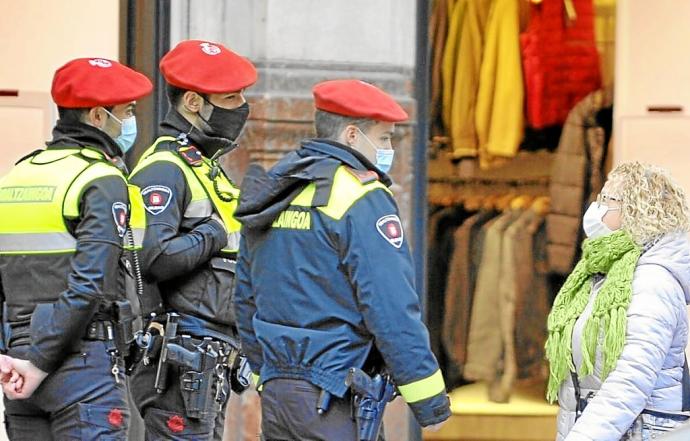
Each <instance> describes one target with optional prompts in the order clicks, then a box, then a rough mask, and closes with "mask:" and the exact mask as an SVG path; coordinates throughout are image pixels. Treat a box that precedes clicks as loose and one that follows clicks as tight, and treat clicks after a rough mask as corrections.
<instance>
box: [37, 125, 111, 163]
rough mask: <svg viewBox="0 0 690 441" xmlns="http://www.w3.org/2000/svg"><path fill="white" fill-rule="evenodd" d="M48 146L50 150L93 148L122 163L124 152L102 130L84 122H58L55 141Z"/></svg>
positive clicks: (54, 132) (54, 136) (54, 131)
mask: <svg viewBox="0 0 690 441" xmlns="http://www.w3.org/2000/svg"><path fill="white" fill-rule="evenodd" d="M46 146H47V147H48V148H49V149H59V148H74V147H85V148H92V149H96V150H99V151H101V152H103V153H105V154H106V155H108V156H109V157H110V158H111V159H112V161H113V162H120V163H122V150H120V147H119V146H118V145H117V144H116V143H115V140H113V138H111V137H110V136H109V135H108V134H107V133H105V132H104V131H102V130H101V129H98V128H96V127H93V126H90V125H88V124H85V123H82V122H67V121H63V120H61V119H60V120H58V122H57V124H56V125H55V128H53V139H52V140H51V141H48V142H47V143H46ZM123 164H124V163H123Z"/></svg>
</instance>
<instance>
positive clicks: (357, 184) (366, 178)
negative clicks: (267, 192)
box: [291, 166, 392, 220]
mask: <svg viewBox="0 0 690 441" xmlns="http://www.w3.org/2000/svg"><path fill="white" fill-rule="evenodd" d="M379 189H380V190H383V191H385V192H387V193H389V194H392V193H391V191H390V190H389V189H388V187H386V186H385V185H384V184H383V183H381V182H380V181H379V180H378V175H377V174H376V173H375V172H361V171H356V170H353V169H351V168H349V167H346V166H340V167H338V169H337V170H336V172H335V175H334V176H333V185H332V187H331V194H330V197H329V199H328V204H327V205H326V206H323V207H318V210H319V211H321V212H322V213H324V214H325V215H327V216H328V217H331V218H333V219H336V220H340V219H341V218H342V217H343V216H344V215H345V213H347V211H348V210H349V209H350V207H352V205H354V203H355V202H357V201H358V200H359V199H361V198H362V197H364V195H366V194H367V193H369V192H371V191H374V190H379ZM315 193H316V184H314V183H311V184H309V185H307V186H306V187H304V189H303V190H302V192H301V193H299V194H298V195H297V197H296V198H295V199H294V200H293V201H292V202H291V205H296V206H303V207H310V206H312V201H313V199H314V195H315Z"/></svg>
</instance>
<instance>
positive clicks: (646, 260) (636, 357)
mask: <svg viewBox="0 0 690 441" xmlns="http://www.w3.org/2000/svg"><path fill="white" fill-rule="evenodd" d="M594 282H595V283H594V284H593V289H592V295H591V296H590V302H589V304H588V305H587V308H586V309H585V311H584V312H583V314H582V315H581V316H580V318H579V319H578V321H577V322H576V324H575V328H574V330H573V360H574V362H575V365H576V366H577V367H578V368H579V367H580V365H581V363H582V351H581V344H582V332H583V329H584V325H585V322H586V320H587V318H588V317H589V316H590V314H591V311H592V306H593V302H594V299H595V298H596V296H597V293H598V291H599V288H600V287H601V284H602V283H603V279H600V280H598V279H597V278H595V281H594ZM687 304H690V242H689V241H688V238H687V236H686V235H684V234H683V235H679V234H674V235H668V236H665V237H663V238H662V239H661V240H660V241H658V242H657V243H656V244H655V245H654V246H653V247H651V248H650V249H649V250H647V251H646V252H645V253H644V254H643V255H642V256H641V257H640V260H639V262H638V264H637V268H636V269H635V275H634V279H633V296H632V301H631V302H630V306H629V308H628V313H627V317H628V323H627V330H626V342H625V346H624V348H623V353H622V354H621V357H620V359H619V360H618V363H617V364H616V367H615V369H614V370H613V371H612V372H611V373H610V374H609V376H608V377H607V378H606V379H605V380H604V381H603V382H602V381H601V367H602V362H601V353H598V354H597V362H596V363H595V368H594V374H592V375H590V376H587V377H583V378H580V385H581V388H582V396H583V397H584V396H586V395H587V394H588V393H589V392H591V391H593V392H595V393H596V395H595V397H594V398H593V399H592V400H591V401H590V403H589V405H588V406H587V408H586V409H585V411H584V412H583V414H582V416H581V417H580V418H579V419H578V421H577V423H575V392H574V389H573V383H572V381H571V379H570V378H568V379H567V380H566V381H565V382H564V383H563V385H562V386H561V389H560V391H559V395H558V401H559V405H560V411H559V413H558V434H557V436H556V440H557V441H618V440H620V438H621V437H622V436H623V434H624V433H625V432H626V431H627V430H628V428H629V427H630V426H631V425H632V423H633V421H634V420H635V418H636V417H637V416H638V415H639V414H640V412H641V411H642V410H643V409H645V408H646V409H657V410H668V411H680V410H681V407H682V406H681V404H682V386H681V382H682V377H683V364H684V362H685V359H684V350H685V347H686V344H687V339H688V316H687V312H686V305H687Z"/></svg>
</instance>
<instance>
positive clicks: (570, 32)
mask: <svg viewBox="0 0 690 441" xmlns="http://www.w3.org/2000/svg"><path fill="white" fill-rule="evenodd" d="M520 44H521V48H522V63H523V69H524V73H525V91H526V98H527V123H528V124H529V126H531V127H533V128H536V129H541V128H544V127H547V126H551V125H562V124H563V123H564V122H565V119H566V117H567V116H568V112H569V111H570V110H571V109H572V107H573V106H574V105H575V104H576V103H577V102H579V101H580V100H582V99H583V98H584V97H585V96H587V95H588V94H589V93H590V92H592V91H594V90H596V89H599V88H600V87H601V73H600V69H599V53H598V52H597V48H596V43H595V38H594V8H593V5H592V0H542V1H540V2H539V3H535V2H532V3H531V6H530V21H529V25H528V26H527V30H526V31H525V32H524V33H523V34H522V35H521V36H520Z"/></svg>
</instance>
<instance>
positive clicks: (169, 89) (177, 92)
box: [165, 84, 186, 106]
mask: <svg viewBox="0 0 690 441" xmlns="http://www.w3.org/2000/svg"><path fill="white" fill-rule="evenodd" d="M185 92H186V90H185V89H180V88H179V87H177V86H173V85H172V84H166V85H165V94H166V95H167V96H168V101H169V102H170V105H171V106H176V105H177V103H178V102H179V101H180V99H181V98H182V95H184V93H185Z"/></svg>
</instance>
